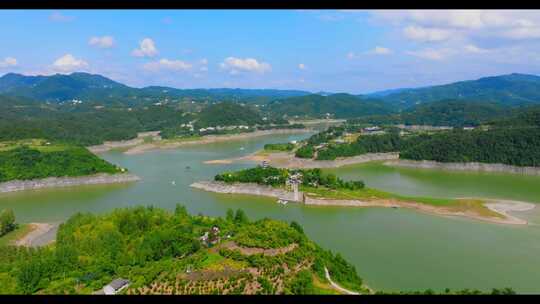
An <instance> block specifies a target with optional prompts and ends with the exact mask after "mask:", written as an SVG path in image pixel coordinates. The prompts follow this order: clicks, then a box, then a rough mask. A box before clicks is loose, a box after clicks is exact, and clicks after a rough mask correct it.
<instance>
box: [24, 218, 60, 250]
mask: <svg viewBox="0 0 540 304" xmlns="http://www.w3.org/2000/svg"><path fill="white" fill-rule="evenodd" d="M29 225H30V226H31V227H32V230H31V231H30V232H29V233H28V234H26V235H25V236H24V237H22V238H20V239H18V240H17V241H15V245H16V246H25V247H40V246H45V245H48V244H50V243H52V242H54V240H55V239H56V232H57V231H58V227H59V226H60V224H49V223H30V224H29Z"/></svg>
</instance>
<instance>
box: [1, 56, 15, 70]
mask: <svg viewBox="0 0 540 304" xmlns="http://www.w3.org/2000/svg"><path fill="white" fill-rule="evenodd" d="M17 64H18V62H17V59H15V58H13V57H6V58H4V60H2V61H0V68H9V67H14V66H16V65H17Z"/></svg>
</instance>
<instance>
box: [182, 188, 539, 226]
mask: <svg viewBox="0 0 540 304" xmlns="http://www.w3.org/2000/svg"><path fill="white" fill-rule="evenodd" d="M191 187H193V188H197V189H201V190H205V191H210V192H217V193H229V194H249V195H262V196H268V197H274V198H279V199H286V200H288V201H290V202H298V203H303V204H305V205H312V206H340V207H384V208H409V209H415V210H418V211H420V212H425V213H429V214H436V215H442V216H460V217H466V218H471V219H475V220H482V221H487V222H492V223H499V224H512V225H526V224H528V222H527V221H526V220H524V219H520V218H518V217H516V216H513V215H511V214H509V212H511V211H526V210H531V209H533V208H535V207H536V205H535V204H532V203H525V202H518V201H508V200H496V199H480V200H482V201H484V202H485V203H484V206H485V207H486V208H488V209H489V210H491V211H493V212H494V213H495V214H496V215H497V216H486V215H484V214H479V213H476V212H474V211H473V210H455V209H452V208H451V207H441V206H434V205H429V204H423V203H418V202H413V201H402V200H397V199H366V200H358V199H350V200H345V199H323V198H317V197H315V196H314V194H312V193H303V192H299V198H298V199H296V198H295V197H294V193H292V192H290V191H286V190H284V189H281V188H274V187H270V186H262V185H258V184H252V183H246V184H243V183H232V184H227V183H224V182H215V181H201V182H196V183H193V184H191ZM458 199H463V200H465V199H470V198H458Z"/></svg>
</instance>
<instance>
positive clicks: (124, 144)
mask: <svg viewBox="0 0 540 304" xmlns="http://www.w3.org/2000/svg"><path fill="white" fill-rule="evenodd" d="M147 137H150V138H152V140H155V141H159V140H161V136H160V135H159V131H150V132H140V133H138V134H137V137H136V138H133V139H129V140H120V141H106V142H104V143H103V144H101V145H96V146H89V147H86V148H87V149H88V150H89V151H90V152H92V153H94V154H97V153H103V152H107V151H109V150H112V149H125V148H130V147H134V146H137V145H141V144H143V143H144V139H145V138H147Z"/></svg>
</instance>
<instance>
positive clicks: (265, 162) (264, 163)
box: [261, 160, 268, 169]
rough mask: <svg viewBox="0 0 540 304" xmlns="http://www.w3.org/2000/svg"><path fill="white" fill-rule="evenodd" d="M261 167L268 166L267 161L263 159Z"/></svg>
mask: <svg viewBox="0 0 540 304" xmlns="http://www.w3.org/2000/svg"><path fill="white" fill-rule="evenodd" d="M261 167H263V168H264V169H266V168H268V162H267V161H265V160H263V162H262V164H261Z"/></svg>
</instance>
